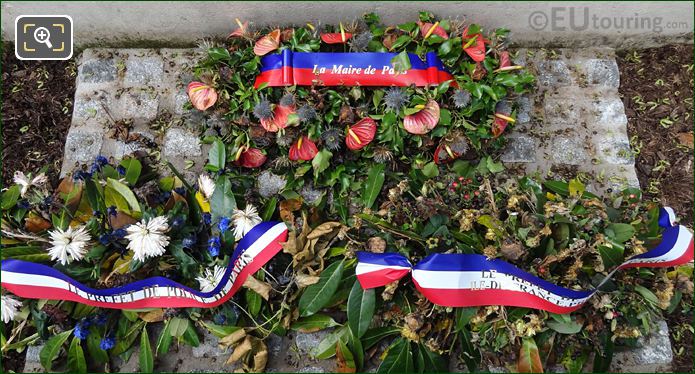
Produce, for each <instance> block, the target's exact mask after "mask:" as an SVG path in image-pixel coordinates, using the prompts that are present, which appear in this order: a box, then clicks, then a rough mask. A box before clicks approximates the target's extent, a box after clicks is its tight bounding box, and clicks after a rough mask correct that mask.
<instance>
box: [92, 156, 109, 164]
mask: <svg viewBox="0 0 695 374" xmlns="http://www.w3.org/2000/svg"><path fill="white" fill-rule="evenodd" d="M94 163H95V164H96V165H99V166H104V165H107V164H108V163H109V159H108V158H106V157H104V156H102V155H99V156H97V158H96V159H95V160H94Z"/></svg>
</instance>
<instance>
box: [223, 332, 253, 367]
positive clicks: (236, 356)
mask: <svg viewBox="0 0 695 374" xmlns="http://www.w3.org/2000/svg"><path fill="white" fill-rule="evenodd" d="M252 348H253V341H252V339H251V337H250V336H248V335H247V336H246V338H245V339H244V341H243V342H241V344H239V345H237V346H236V347H234V352H232V355H231V356H229V359H227V362H226V363H227V364H233V363H235V362H237V361H239V360H241V359H242V358H244V356H246V355H247V354H249V353H250V352H251V349H252Z"/></svg>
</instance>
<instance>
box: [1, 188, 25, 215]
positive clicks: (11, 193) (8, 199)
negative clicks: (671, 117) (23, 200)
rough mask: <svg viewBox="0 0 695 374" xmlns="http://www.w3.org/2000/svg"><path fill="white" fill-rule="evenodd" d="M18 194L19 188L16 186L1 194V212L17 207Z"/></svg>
mask: <svg viewBox="0 0 695 374" xmlns="http://www.w3.org/2000/svg"><path fill="white" fill-rule="evenodd" d="M19 192H20V189H19V186H18V185H16V184H15V185H14V186H12V187H10V188H8V189H7V190H6V191H5V192H3V193H2V202H1V203H0V208H2V210H8V209H10V208H12V207H14V206H15V205H17V200H19Z"/></svg>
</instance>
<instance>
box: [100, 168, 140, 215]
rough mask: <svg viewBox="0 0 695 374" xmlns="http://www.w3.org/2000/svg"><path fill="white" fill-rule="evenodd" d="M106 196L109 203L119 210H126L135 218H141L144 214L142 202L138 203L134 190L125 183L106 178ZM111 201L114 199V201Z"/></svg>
mask: <svg viewBox="0 0 695 374" xmlns="http://www.w3.org/2000/svg"><path fill="white" fill-rule="evenodd" d="M104 197H105V199H106V204H107V205H115V206H116V207H117V208H118V209H119V210H122V211H124V212H125V213H127V214H128V215H130V216H132V217H133V218H135V219H139V218H140V216H141V215H142V214H141V210H140V203H138V199H137V198H136V197H135V194H134V193H133V191H131V189H130V188H128V186H126V185H125V184H123V183H121V182H119V181H117V180H115V179H113V178H107V179H106V188H105V189H104ZM110 201H113V203H111V202H110ZM124 202H125V205H124Z"/></svg>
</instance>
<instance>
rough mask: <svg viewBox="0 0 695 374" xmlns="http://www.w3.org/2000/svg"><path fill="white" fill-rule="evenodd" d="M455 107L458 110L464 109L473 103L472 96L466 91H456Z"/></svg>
mask: <svg viewBox="0 0 695 374" xmlns="http://www.w3.org/2000/svg"><path fill="white" fill-rule="evenodd" d="M453 99H454V106H455V107H456V108H458V109H462V108H465V107H467V106H468V104H470V103H471V94H470V92H468V91H466V90H456V92H454V95H453Z"/></svg>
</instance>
